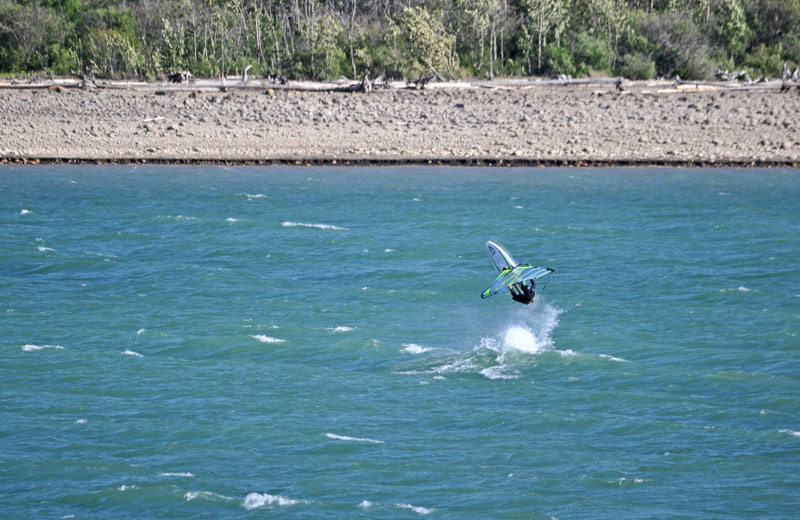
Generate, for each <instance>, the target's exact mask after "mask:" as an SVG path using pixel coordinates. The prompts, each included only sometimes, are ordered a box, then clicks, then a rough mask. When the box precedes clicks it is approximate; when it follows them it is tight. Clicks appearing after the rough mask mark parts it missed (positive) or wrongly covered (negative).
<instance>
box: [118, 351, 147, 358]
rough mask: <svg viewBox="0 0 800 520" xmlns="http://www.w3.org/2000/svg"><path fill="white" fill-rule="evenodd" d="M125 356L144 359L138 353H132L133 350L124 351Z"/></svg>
mask: <svg viewBox="0 0 800 520" xmlns="http://www.w3.org/2000/svg"><path fill="white" fill-rule="evenodd" d="M123 354H125V355H126V356H133V357H144V356H143V355H141V354H139V353H138V352H134V351H133V350H126V351H124V352H123Z"/></svg>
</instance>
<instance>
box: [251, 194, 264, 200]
mask: <svg viewBox="0 0 800 520" xmlns="http://www.w3.org/2000/svg"><path fill="white" fill-rule="evenodd" d="M266 198H267V195H264V194H263V193H255V194H253V195H251V194H249V193H248V194H247V199H248V200H253V199H266Z"/></svg>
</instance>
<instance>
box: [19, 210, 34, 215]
mask: <svg viewBox="0 0 800 520" xmlns="http://www.w3.org/2000/svg"><path fill="white" fill-rule="evenodd" d="M28 213H31V210H29V209H23V210H22V211H20V212H19V214H20V215H27V214H28Z"/></svg>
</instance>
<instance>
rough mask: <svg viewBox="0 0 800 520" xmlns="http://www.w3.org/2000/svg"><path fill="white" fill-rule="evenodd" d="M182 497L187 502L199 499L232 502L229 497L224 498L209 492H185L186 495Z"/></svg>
mask: <svg viewBox="0 0 800 520" xmlns="http://www.w3.org/2000/svg"><path fill="white" fill-rule="evenodd" d="M183 497H184V498H185V499H186V501H187V502H189V501H191V500H194V499H195V498H199V497H204V498H219V499H222V500H233V499H232V498H231V497H226V496H225V495H220V494H219V493H212V492H211V491H187V492H186V494H185V495H183Z"/></svg>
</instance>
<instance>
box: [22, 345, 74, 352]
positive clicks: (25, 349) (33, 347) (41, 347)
mask: <svg viewBox="0 0 800 520" xmlns="http://www.w3.org/2000/svg"><path fill="white" fill-rule="evenodd" d="M46 348H52V349H56V350H64V347H62V346H61V345H22V351H23V352H35V351H37V350H44V349H46Z"/></svg>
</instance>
